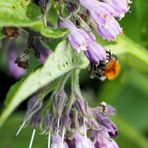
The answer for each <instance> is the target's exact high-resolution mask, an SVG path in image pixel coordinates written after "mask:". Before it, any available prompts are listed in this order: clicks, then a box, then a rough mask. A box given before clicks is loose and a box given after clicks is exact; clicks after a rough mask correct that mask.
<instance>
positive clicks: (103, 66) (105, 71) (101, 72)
mask: <svg viewBox="0 0 148 148" xmlns="http://www.w3.org/2000/svg"><path fill="white" fill-rule="evenodd" d="M120 70H121V68H120V64H119V63H118V59H117V57H116V56H115V55H114V54H111V52H109V51H107V59H106V60H105V61H101V62H100V63H99V65H96V64H94V63H91V74H90V77H91V78H95V77H96V78H98V79H100V80H102V81H103V80H106V79H108V80H113V79H114V78H116V77H117V76H118V74H119V73H120Z"/></svg>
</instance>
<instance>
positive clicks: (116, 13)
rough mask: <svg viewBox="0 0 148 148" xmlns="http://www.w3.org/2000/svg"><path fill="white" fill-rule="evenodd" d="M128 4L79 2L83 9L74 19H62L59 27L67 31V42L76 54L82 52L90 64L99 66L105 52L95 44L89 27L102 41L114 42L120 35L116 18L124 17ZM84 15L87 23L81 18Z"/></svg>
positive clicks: (127, 0) (104, 0)
mask: <svg viewBox="0 0 148 148" xmlns="http://www.w3.org/2000/svg"><path fill="white" fill-rule="evenodd" d="M129 3H130V0H120V1H119V0H102V1H99V0H79V4H80V6H82V7H83V8H82V10H81V9H80V10H79V11H77V13H76V14H75V13H74V14H73V15H74V16H75V18H74V19H73V18H72V17H68V18H66V19H62V20H61V23H60V26H61V27H63V28H67V29H69V32H70V33H69V35H68V39H69V42H70V43H71V45H72V47H73V48H75V49H76V50H77V52H80V51H81V50H83V51H84V53H85V55H86V56H87V58H88V59H89V60H90V62H92V63H95V64H99V62H100V61H103V60H105V59H106V52H105V49H104V48H103V47H102V46H101V45H100V44H99V43H97V42H96V38H95V37H94V35H93V33H92V32H91V29H90V28H89V25H92V26H94V28H95V30H96V32H97V33H98V34H99V35H100V36H101V37H102V38H103V39H106V40H108V41H110V40H115V39H116V37H117V35H119V34H121V33H122V28H121V27H120V25H119V23H118V22H117V20H116V18H118V19H122V18H123V17H124V15H125V13H126V12H128V10H129V6H128V4H129ZM83 9H85V10H83ZM85 13H86V16H85V17H86V19H85V20H87V21H85V20H84V19H82V18H83V17H81V16H82V15H85ZM87 16H89V18H88V17H87ZM79 18H80V20H79ZM75 19H77V21H78V22H79V25H78V24H74V22H75ZM88 20H89V21H88ZM84 22H85V23H86V24H88V25H87V27H86V28H89V31H88V29H86V28H85V27H83V25H82V24H84ZM86 24H85V25H86Z"/></svg>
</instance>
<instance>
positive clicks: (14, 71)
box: [7, 41, 26, 79]
mask: <svg viewBox="0 0 148 148" xmlns="http://www.w3.org/2000/svg"><path fill="white" fill-rule="evenodd" d="M7 44H8V72H9V75H10V76H12V77H14V78H16V79H19V78H20V77H21V76H23V75H24V74H25V72H26V71H25V70H24V69H23V68H20V67H19V66H18V65H17V64H16V63H15V60H16V58H17V55H18V53H19V52H20V50H19V49H18V48H17V47H16V45H15V43H12V42H11V41H10V42H9V43H7Z"/></svg>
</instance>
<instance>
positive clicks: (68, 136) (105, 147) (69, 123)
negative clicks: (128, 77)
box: [17, 88, 118, 148]
mask: <svg viewBox="0 0 148 148" xmlns="http://www.w3.org/2000/svg"><path fill="white" fill-rule="evenodd" d="M72 100H73V101H72ZM44 108H45V106H44V104H43V100H41V99H40V98H38V97H37V96H36V95H34V96H32V97H31V99H30V101H29V103H28V109H27V112H26V116H25V118H24V122H23V125H22V126H21V127H20V129H19V131H18V133H17V134H19V132H20V130H21V129H22V127H23V126H25V125H28V124H31V125H32V126H33V128H34V130H33V137H34V134H35V131H36V130H35V129H36V128H40V129H41V130H42V131H43V133H44V134H47V135H48V148H50V147H51V148H59V147H62V148H83V147H85V148H88V147H89V148H118V145H117V144H116V142H115V141H114V140H113V139H112V138H113V137H116V136H117V134H118V129H117V127H116V125H115V124H114V123H113V122H112V121H111V120H110V119H109V116H111V115H114V114H115V109H114V108H113V107H112V106H109V105H107V104H106V103H105V102H102V103H101V104H100V106H98V107H96V108H90V107H89V106H88V103H87V101H86V99H84V98H83V97H82V96H81V95H80V94H79V93H75V95H74V96H73V99H71V98H68V96H67V94H66V92H65V91H64V89H63V88H60V89H59V90H58V91H57V92H56V93H55V94H54V95H53V96H52V98H51V103H50V108H49V109H48V111H47V112H46V114H45V116H44V115H43V109H44ZM32 141H33V140H31V145H32ZM30 147H31V146H30Z"/></svg>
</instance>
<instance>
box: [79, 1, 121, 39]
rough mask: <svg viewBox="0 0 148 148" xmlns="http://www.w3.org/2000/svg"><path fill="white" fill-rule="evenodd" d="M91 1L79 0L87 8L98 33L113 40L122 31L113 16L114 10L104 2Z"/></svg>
mask: <svg viewBox="0 0 148 148" xmlns="http://www.w3.org/2000/svg"><path fill="white" fill-rule="evenodd" d="M91 3H92V4H90V5H89V0H86V1H84V0H80V4H81V5H82V6H83V7H85V8H86V9H88V11H89V13H90V18H91V19H92V22H93V23H94V24H95V25H96V30H97V32H98V33H99V35H100V36H102V37H103V38H104V39H107V40H115V38H116V36H117V35H119V34H121V33H122V28H121V27H120V25H119V24H118V22H117V21H116V20H115V18H114V16H116V11H115V10H114V9H113V8H112V7H111V6H110V5H108V4H107V3H105V2H98V1H96V0H93V1H92V2H91Z"/></svg>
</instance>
